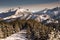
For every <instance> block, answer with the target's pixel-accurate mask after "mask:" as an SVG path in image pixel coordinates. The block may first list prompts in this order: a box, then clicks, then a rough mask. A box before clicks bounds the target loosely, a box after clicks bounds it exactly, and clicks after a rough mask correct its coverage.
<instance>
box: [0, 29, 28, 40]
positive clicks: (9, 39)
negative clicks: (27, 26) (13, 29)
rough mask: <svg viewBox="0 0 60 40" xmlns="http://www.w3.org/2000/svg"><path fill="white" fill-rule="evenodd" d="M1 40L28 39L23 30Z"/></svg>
mask: <svg viewBox="0 0 60 40" xmlns="http://www.w3.org/2000/svg"><path fill="white" fill-rule="evenodd" d="M0 40H28V39H27V38H26V30H21V31H20V32H18V33H15V34H13V35H11V36H9V37H7V38H5V39H0Z"/></svg>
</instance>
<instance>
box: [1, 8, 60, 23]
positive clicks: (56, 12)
mask: <svg viewBox="0 0 60 40" xmlns="http://www.w3.org/2000/svg"><path fill="white" fill-rule="evenodd" d="M17 18H18V19H20V20H21V19H26V20H29V19H34V20H37V21H39V22H43V23H51V22H53V23H58V20H57V19H59V18H60V7H55V8H52V9H47V8H45V9H43V10H41V11H37V12H34V13H33V12H31V11H29V9H20V8H18V9H16V10H12V9H10V10H8V12H2V13H0V20H1V19H2V20H4V21H7V22H10V21H14V20H15V19H17Z"/></svg>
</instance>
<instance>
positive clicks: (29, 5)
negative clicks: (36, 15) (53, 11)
mask: <svg viewBox="0 0 60 40" xmlns="http://www.w3.org/2000/svg"><path fill="white" fill-rule="evenodd" d="M59 4H60V1H59V0H0V12H1V11H5V10H8V9H9V8H17V7H21V8H24V9H30V10H31V11H36V10H43V9H45V8H49V9H50V8H54V7H58V6H59V7H60V5H59Z"/></svg>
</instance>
